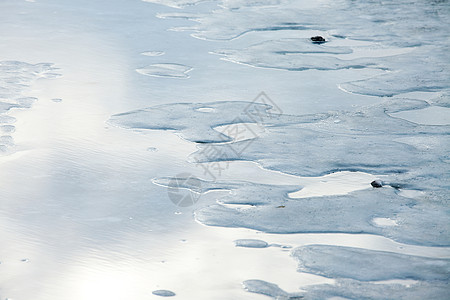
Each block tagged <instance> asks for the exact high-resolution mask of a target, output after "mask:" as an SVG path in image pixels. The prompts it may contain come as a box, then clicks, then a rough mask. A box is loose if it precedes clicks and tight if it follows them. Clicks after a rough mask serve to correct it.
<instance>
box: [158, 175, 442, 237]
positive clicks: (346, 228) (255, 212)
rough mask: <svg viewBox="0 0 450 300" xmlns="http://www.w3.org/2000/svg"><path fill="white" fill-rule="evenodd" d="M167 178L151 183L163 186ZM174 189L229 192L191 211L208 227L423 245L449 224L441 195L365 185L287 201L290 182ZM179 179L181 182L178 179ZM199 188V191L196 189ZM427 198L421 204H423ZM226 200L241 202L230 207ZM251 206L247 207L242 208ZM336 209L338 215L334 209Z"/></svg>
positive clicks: (218, 183)
mask: <svg viewBox="0 0 450 300" xmlns="http://www.w3.org/2000/svg"><path fill="white" fill-rule="evenodd" d="M171 179H172V178H160V179H157V180H155V183H157V184H159V185H163V186H168V185H169V182H170V180H171ZM196 180H198V181H199V182H198V183H196V184H195V185H194V186H190V185H184V184H181V186H180V187H183V188H187V189H191V190H193V191H195V192H198V193H206V192H208V191H211V190H224V191H229V193H228V194H226V195H224V196H221V197H219V198H217V202H218V203H219V204H215V205H211V206H208V207H204V208H202V209H199V210H197V211H196V212H195V218H196V219H197V220H198V221H199V222H201V223H203V224H205V225H209V226H221V227H243V228H251V229H254V230H259V231H264V232H270V233H325V232H334V233H366V234H376V235H382V236H386V237H388V238H391V239H393V240H396V241H399V242H403V243H407V244H419V245H428V246H450V230H449V229H450V228H449V225H448V222H446V220H448V216H449V214H450V211H449V209H448V208H447V204H446V200H443V202H438V201H437V200H438V199H445V197H446V196H445V195H440V196H435V198H431V195H429V197H430V198H431V199H433V201H436V202H429V201H430V200H431V199H430V200H424V199H410V198H405V197H403V196H401V189H400V190H396V189H394V188H382V189H373V188H371V187H370V184H369V183H367V185H368V189H366V190H361V191H357V192H353V193H350V194H348V195H340V196H338V195H335V196H324V197H311V198H300V199H295V200H294V199H289V197H288V196H287V194H288V193H289V192H290V191H292V190H293V189H294V188H295V187H294V186H278V185H265V184H256V183H249V182H224V181H216V182H211V181H203V180H200V179H196ZM180 182H183V180H180ZM199 187H201V188H200V190H199ZM423 201H427V202H423ZM227 204H234V205H244V206H245V209H241V208H240V207H239V206H237V207H236V206H234V207H230V206H227ZM249 205H250V206H251V207H248V206H249ZM336 212H339V213H336ZM376 218H386V219H391V220H394V221H395V225H393V226H383V225H380V224H378V223H377V222H375V221H374V219H376Z"/></svg>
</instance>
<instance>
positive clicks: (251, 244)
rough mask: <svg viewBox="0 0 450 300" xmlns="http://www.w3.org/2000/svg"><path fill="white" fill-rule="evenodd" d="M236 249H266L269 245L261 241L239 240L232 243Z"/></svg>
mask: <svg viewBox="0 0 450 300" xmlns="http://www.w3.org/2000/svg"><path fill="white" fill-rule="evenodd" d="M234 244H235V245H236V247H244V248H267V247H269V244H268V243H267V242H265V241H262V240H255V239H240V240H236V241H234Z"/></svg>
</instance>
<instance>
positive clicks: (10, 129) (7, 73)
mask: <svg viewBox="0 0 450 300" xmlns="http://www.w3.org/2000/svg"><path fill="white" fill-rule="evenodd" d="M53 70H55V68H54V67H52V64H49V63H39V64H29V63H25V62H20V61H2V62H0V133H1V134H4V135H2V136H0V155H2V154H8V153H10V152H11V151H12V148H13V147H14V139H13V137H12V136H11V134H12V133H14V131H15V126H14V125H12V124H13V123H14V122H15V121H16V119H15V118H14V117H11V116H9V115H8V113H9V111H10V110H11V109H14V108H16V109H17V108H31V107H32V105H33V103H34V102H35V101H37V98H34V97H24V96H23V93H24V92H25V91H26V90H27V89H28V88H29V87H30V86H31V84H32V83H33V81H34V80H36V79H38V78H55V77H57V76H59V74H56V73H52V71H53Z"/></svg>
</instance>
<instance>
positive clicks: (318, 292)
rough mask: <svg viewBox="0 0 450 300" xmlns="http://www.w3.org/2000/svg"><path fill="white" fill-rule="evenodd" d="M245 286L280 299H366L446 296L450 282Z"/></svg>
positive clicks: (344, 281) (253, 283) (408, 299)
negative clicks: (289, 287)
mask: <svg viewBox="0 0 450 300" xmlns="http://www.w3.org/2000/svg"><path fill="white" fill-rule="evenodd" d="M243 285H244V288H245V289H246V290H247V291H248V292H251V293H257V294H261V295H266V296H269V297H272V298H273V299H276V300H289V299H291V300H293V299H305V300H317V299H364V300H369V299H370V300H386V295H389V299H399V300H423V299H446V298H447V297H448V288H449V287H448V283H443V282H417V283H414V284H411V285H407V286H405V285H402V284H376V283H369V282H360V281H356V280H349V279H339V280H336V283H335V284H318V285H310V286H306V287H302V290H303V292H298V293H288V292H286V291H284V290H283V289H281V288H280V287H279V286H278V285H276V284H273V283H270V282H267V281H263V280H246V281H244V282H243Z"/></svg>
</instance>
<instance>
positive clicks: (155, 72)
mask: <svg viewBox="0 0 450 300" xmlns="http://www.w3.org/2000/svg"><path fill="white" fill-rule="evenodd" d="M191 70H192V68H191V67H189V66H185V65H181V64H153V65H149V66H147V67H144V68H140V69H136V71H137V72H138V73H140V74H142V75H147V76H153V77H168V78H189V75H188V74H187V73H188V72H189V71H191Z"/></svg>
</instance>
